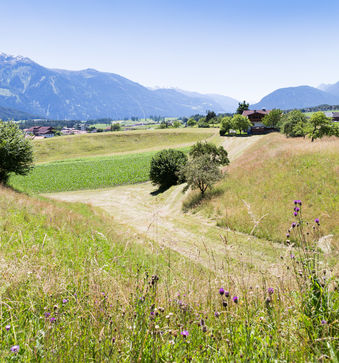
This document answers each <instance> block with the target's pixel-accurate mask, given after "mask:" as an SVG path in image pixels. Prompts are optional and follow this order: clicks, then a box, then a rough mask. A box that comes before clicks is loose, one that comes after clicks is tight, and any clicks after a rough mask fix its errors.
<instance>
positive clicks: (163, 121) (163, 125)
mask: <svg viewBox="0 0 339 363" xmlns="http://www.w3.org/2000/svg"><path fill="white" fill-rule="evenodd" d="M168 126H169V124H168V122H167V121H165V120H162V121H161V122H160V128H161V129H167V128H168Z"/></svg>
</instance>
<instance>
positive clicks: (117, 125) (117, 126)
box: [111, 123, 121, 131]
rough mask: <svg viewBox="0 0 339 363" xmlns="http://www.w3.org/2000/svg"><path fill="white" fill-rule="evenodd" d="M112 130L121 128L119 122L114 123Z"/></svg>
mask: <svg viewBox="0 0 339 363" xmlns="http://www.w3.org/2000/svg"><path fill="white" fill-rule="evenodd" d="M111 130H112V131H120V130H121V126H120V124H119V123H115V124H112V126H111Z"/></svg>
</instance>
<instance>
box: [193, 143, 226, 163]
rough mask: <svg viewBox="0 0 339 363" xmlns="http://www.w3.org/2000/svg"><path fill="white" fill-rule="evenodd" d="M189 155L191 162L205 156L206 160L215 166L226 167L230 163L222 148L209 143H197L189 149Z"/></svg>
mask: <svg viewBox="0 0 339 363" xmlns="http://www.w3.org/2000/svg"><path fill="white" fill-rule="evenodd" d="M189 155H190V157H191V158H192V159H193V160H194V159H197V158H198V157H200V156H204V155H207V157H208V159H209V160H210V161H211V162H213V163H215V164H216V165H228V164H229V163H230V161H229V159H228V154H227V151H226V150H225V149H224V148H223V147H222V146H219V147H217V146H216V145H214V144H212V143H210V142H201V141H198V142H197V143H196V144H194V145H193V146H192V147H191V150H190V153H189Z"/></svg>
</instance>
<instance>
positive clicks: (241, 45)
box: [0, 0, 339, 103]
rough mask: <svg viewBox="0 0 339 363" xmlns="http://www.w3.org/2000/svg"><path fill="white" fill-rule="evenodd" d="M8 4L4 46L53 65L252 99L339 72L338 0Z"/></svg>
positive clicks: (1, 7) (338, 77)
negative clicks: (93, 70) (338, 43)
mask: <svg viewBox="0 0 339 363" xmlns="http://www.w3.org/2000/svg"><path fill="white" fill-rule="evenodd" d="M0 11H1V13H2V14H3V16H2V21H1V23H0V31H1V32H2V34H6V37H2V38H1V40H0V52H4V53H6V54H11V55H15V56H17V55H22V56H24V57H28V58H30V59H32V60H33V61H35V62H37V63H39V64H40V65H42V66H44V67H47V68H60V69H68V70H80V69H86V68H94V69H97V70H98V71H104V72H110V73H116V74H119V75H121V76H123V77H126V78H128V79H130V80H132V81H135V82H138V83H140V84H142V85H144V86H147V87H165V88H180V89H183V90H187V91H193V92H200V93H215V94H222V95H225V96H229V97H233V98H236V99H238V100H243V99H246V100H248V101H250V102H252V103H253V102H257V101H259V100H260V99H261V98H262V97H263V96H265V95H266V94H267V93H269V92H272V91H273V90H275V89H277V88H281V87H290V86H300V85H310V86H314V87H317V86H319V85H320V84H321V83H335V82H337V81H339V69H338V67H337V59H338V58H339V50H338V48H336V47H333V45H334V44H336V42H337V39H338V35H339V29H338V28H337V27H336V18H337V16H338V14H339V2H336V1H335V0H324V1H322V2H321V4H320V3H319V2H316V1H305V0H300V1H291V0H285V1H280V0H278V1H276V2H274V3H272V2H269V1H267V0H262V1H256V2H255V4H254V3H253V1H250V0H245V1H242V2H241V3H239V2H237V1H235V0H232V1H231V0H229V1H221V0H217V1H216V0H214V1H210V2H208V3H207V1H202V0H198V1H191V0H187V1H178V0H174V1H171V2H167V1H154V0H147V1H135V0H133V1H109V0H98V1H96V2H95V3H94V2H93V1H90V0H85V1H79V0H73V1H65V0H60V1H58V2H57V3H48V2H46V1H43V0H32V1H30V2H29V3H27V2H25V1H23V0H13V1H11V2H7V3H1V4H0ZM332 47H333V48H334V49H332Z"/></svg>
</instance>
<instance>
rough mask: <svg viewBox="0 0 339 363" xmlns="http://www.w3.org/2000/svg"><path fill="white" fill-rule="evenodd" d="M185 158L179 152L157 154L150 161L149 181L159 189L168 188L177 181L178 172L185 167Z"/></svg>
mask: <svg viewBox="0 0 339 363" xmlns="http://www.w3.org/2000/svg"><path fill="white" fill-rule="evenodd" d="M186 163H187V156H186V155H185V154H184V153H183V152H182V151H179V150H173V149H167V150H162V151H160V152H158V153H157V154H156V155H154V156H153V158H152V160H151V169H150V179H151V181H152V182H153V184H156V185H159V186H160V188H169V187H170V186H172V185H176V184H177V183H178V181H179V172H180V170H181V169H182V168H183V167H184V166H185V165H186Z"/></svg>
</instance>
